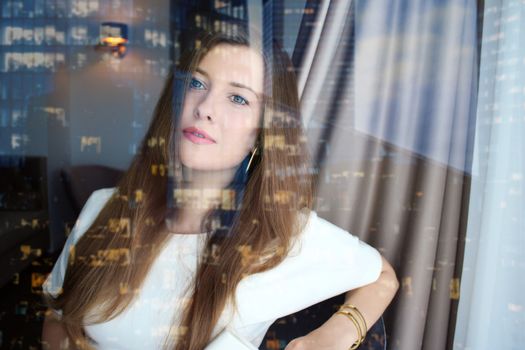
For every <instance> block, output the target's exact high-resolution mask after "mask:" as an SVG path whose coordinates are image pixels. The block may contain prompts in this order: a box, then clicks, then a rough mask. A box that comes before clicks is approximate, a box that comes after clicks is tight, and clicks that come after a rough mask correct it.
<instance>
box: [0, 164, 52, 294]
mask: <svg viewBox="0 0 525 350" xmlns="http://www.w3.org/2000/svg"><path fill="white" fill-rule="evenodd" d="M47 200H48V197H47V158H46V157H30V156H10V155H2V156H0V223H1V224H2V225H1V227H0V240H1V242H2V244H0V265H1V266H2V269H1V270H0V286H4V285H5V284H6V283H7V282H9V280H10V279H11V278H13V276H15V275H16V274H17V273H19V272H21V271H22V270H23V269H24V268H26V267H27V266H28V265H29V264H30V263H31V262H32V261H33V260H34V259H35V258H36V257H38V256H40V255H42V254H43V253H45V252H46V251H47V250H48V249H49V228H48V224H47V223H48V221H49V214H48V203H47Z"/></svg>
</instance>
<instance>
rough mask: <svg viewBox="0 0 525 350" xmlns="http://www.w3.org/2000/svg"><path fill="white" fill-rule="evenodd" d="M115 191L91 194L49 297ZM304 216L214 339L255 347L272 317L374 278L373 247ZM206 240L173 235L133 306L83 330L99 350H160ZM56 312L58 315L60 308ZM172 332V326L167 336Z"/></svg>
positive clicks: (244, 283) (245, 283)
mask: <svg viewBox="0 0 525 350" xmlns="http://www.w3.org/2000/svg"><path fill="white" fill-rule="evenodd" d="M113 191H115V188H108V189H101V190H97V191H95V192H93V194H92V195H91V196H90V197H89V199H88V201H87V202H86V204H85V205H84V208H83V209H82V211H81V213H80V215H79V218H78V220H77V222H76V223H75V226H74V228H73V230H72V231H71V234H70V235H69V237H68V239H67V241H66V243H65V245H64V248H63V250H62V253H61V254H60V256H59V258H58V260H57V262H56V264H55V266H54V267H53V270H52V271H51V273H50V274H49V276H48V277H47V279H46V281H45V282H44V284H43V288H44V289H45V290H46V291H47V292H49V293H51V294H53V295H56V293H58V291H59V290H60V288H61V287H62V283H63V280H64V275H65V271H66V268H67V259H68V255H69V248H70V247H71V246H73V245H74V244H75V242H77V241H78V239H79V238H80V237H81V236H82V234H83V233H84V232H85V231H86V230H87V228H88V227H89V225H90V224H91V223H92V222H93V220H94V219H95V218H96V216H97V214H98V213H99V211H100V210H101V209H102V206H103V204H104V203H105V202H106V201H107V200H108V199H109V197H110V196H111V194H112V193H113ZM307 219H308V222H307V225H306V227H305V229H304V230H303V232H301V234H300V236H299V239H298V241H296V242H295V244H294V245H293V248H292V250H291V252H290V254H289V255H288V256H287V257H286V258H285V260H284V261H283V262H282V263H281V264H279V265H278V266H276V267H274V268H273V269H271V270H269V271H265V272H261V273H257V274H254V275H250V276H248V277H246V278H244V279H243V280H241V282H240V283H239V285H238V286H237V290H236V300H237V304H238V308H239V312H238V313H235V314H234V313H233V312H232V310H233V308H232V307H231V305H229V304H228V306H227V307H226V308H225V310H224V311H223V313H222V315H221V318H220V320H219V322H218V324H217V325H216V327H215V328H214V330H213V334H212V336H215V335H217V334H218V333H220V331H222V330H223V329H224V327H226V326H228V327H229V328H231V329H233V330H234V331H235V332H236V333H237V334H238V335H240V336H242V337H244V338H245V339H246V340H247V341H249V342H251V343H252V344H254V345H255V346H256V347H259V345H260V344H261V342H262V340H263V338H264V336H265V334H266V331H267V330H268V328H269V327H270V326H271V325H272V323H273V322H274V321H275V320H277V319H278V318H280V317H284V316H286V315H289V314H292V313H294V312H297V311H300V310H302V309H305V308H307V307H308V306H311V305H314V304H317V303H319V302H321V301H323V300H326V299H329V298H331V297H334V296H336V295H339V294H341V293H344V292H346V291H348V290H351V289H354V288H357V287H361V286H364V285H366V284H369V283H372V282H374V281H376V280H377V279H378V277H379V275H380V273H381V269H382V261H381V255H380V254H379V252H378V251H377V250H376V249H375V248H373V247H372V246H370V245H368V244H366V243H365V242H363V241H361V240H359V239H358V237H356V236H354V235H352V234H350V233H349V232H348V231H345V230H343V229H342V228H340V227H338V226H336V225H334V224H332V223H330V222H328V221H326V220H324V219H322V218H320V217H318V216H317V214H316V213H315V212H314V211H311V212H310V213H309V214H308V218H307ZM204 238H205V234H173V237H172V238H170V240H169V241H168V244H166V246H165V247H164V248H163V250H162V251H161V253H160V255H159V257H158V258H157V259H156V260H155V262H154V265H153V266H152V269H151V271H150V273H149V274H148V276H147V277H146V280H145V281H144V285H143V287H142V289H141V290H140V292H139V295H138V298H137V299H136V301H134V302H133V304H131V305H130V307H129V308H128V309H126V310H125V311H124V312H123V313H122V314H120V315H119V316H118V317H116V318H115V319H113V320H110V321H108V322H105V323H99V324H92V325H87V326H85V330H86V332H87V334H88V335H89V336H90V338H92V339H94V340H95V341H96V342H97V344H98V346H97V348H98V349H104V350H110V349H111V350H113V349H127V350H131V349H140V350H143V349H160V348H161V344H162V342H163V340H164V338H165V337H166V335H167V332H168V330H169V327H170V325H171V324H172V321H173V320H172V317H173V315H175V317H176V319H177V322H178V316H179V312H177V310H180V307H181V306H182V303H183V302H184V301H185V300H186V301H187V299H186V298H185V296H184V295H183V291H184V289H185V288H186V287H187V285H188V282H189V281H190V279H191V277H192V274H193V273H194V271H195V269H196V266H197V261H198V260H197V259H198V255H199V254H200V251H201V248H202V247H203V244H204ZM56 312H57V313H58V314H59V315H60V314H61V310H56ZM175 324H177V323H175ZM176 331H177V327H175V329H174V330H172V331H171V333H172V335H173V332H176Z"/></svg>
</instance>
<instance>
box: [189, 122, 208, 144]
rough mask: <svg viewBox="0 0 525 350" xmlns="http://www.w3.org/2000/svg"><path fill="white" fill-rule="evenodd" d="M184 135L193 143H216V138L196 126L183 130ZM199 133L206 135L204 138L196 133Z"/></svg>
mask: <svg viewBox="0 0 525 350" xmlns="http://www.w3.org/2000/svg"><path fill="white" fill-rule="evenodd" d="M182 133H183V134H184V136H185V137H186V138H187V139H188V140H190V141H191V142H193V143H196V144H211V143H215V140H214V139H212V138H211V137H210V135H208V134H207V133H206V132H205V131H204V130H201V129H198V128H196V127H194V126H190V127H187V128H185V129H183V130H182ZM193 133H198V134H201V135H203V136H204V138H202V137H199V136H196V135H194V134H193Z"/></svg>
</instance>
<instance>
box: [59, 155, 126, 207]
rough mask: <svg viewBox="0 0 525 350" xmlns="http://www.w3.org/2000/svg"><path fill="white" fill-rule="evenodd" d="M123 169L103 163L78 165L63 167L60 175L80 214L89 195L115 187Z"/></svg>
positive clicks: (73, 204) (72, 202)
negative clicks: (102, 189)
mask: <svg viewBox="0 0 525 350" xmlns="http://www.w3.org/2000/svg"><path fill="white" fill-rule="evenodd" d="M123 173H124V172H123V171H122V170H120V169H116V168H111V167H107V166H103V165H77V166H72V167H68V168H64V169H62V171H61V172H60V175H61V177H62V181H63V183H64V185H65V188H66V193H67V195H68V197H69V199H70V200H71V204H72V206H73V210H74V211H75V214H76V215H77V216H78V214H80V211H81V210H82V208H83V207H84V204H86V201H87V200H88V198H89V196H90V195H91V194H92V193H93V191H96V190H98V189H101V188H107V187H115V186H116V184H117V183H118V181H119V179H120V178H121V177H122V175H123Z"/></svg>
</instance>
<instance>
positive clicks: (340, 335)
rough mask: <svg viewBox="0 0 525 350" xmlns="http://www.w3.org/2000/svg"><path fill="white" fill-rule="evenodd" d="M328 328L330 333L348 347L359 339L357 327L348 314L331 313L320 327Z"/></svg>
mask: <svg viewBox="0 0 525 350" xmlns="http://www.w3.org/2000/svg"><path fill="white" fill-rule="evenodd" d="M325 326H326V328H329V329H330V331H331V332H332V334H333V335H334V336H335V337H337V339H340V340H341V343H342V344H345V345H346V349H349V348H350V346H352V344H354V343H355V342H356V341H357V340H358V339H359V334H358V331H357V328H356V327H355V325H354V324H353V322H352V321H351V320H350V319H348V316H346V315H342V314H333V315H332V316H331V317H330V318H329V319H328V320H327V321H326V322H325V323H324V324H323V326H322V327H325Z"/></svg>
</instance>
